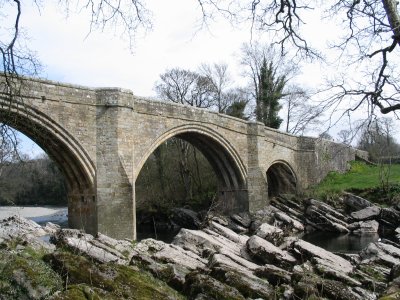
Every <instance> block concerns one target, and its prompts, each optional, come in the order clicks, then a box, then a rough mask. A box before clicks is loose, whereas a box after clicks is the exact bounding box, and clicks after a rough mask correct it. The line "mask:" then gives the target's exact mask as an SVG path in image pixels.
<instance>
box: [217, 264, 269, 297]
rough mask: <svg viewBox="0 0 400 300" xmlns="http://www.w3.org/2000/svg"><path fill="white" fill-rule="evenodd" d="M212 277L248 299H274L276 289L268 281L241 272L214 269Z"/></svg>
mask: <svg viewBox="0 0 400 300" xmlns="http://www.w3.org/2000/svg"><path fill="white" fill-rule="evenodd" d="M211 276H213V277H214V278H216V279H218V280H219V281H221V282H224V283H225V284H227V285H229V286H232V287H234V288H236V289H237V290H238V291H239V292H240V293H241V294H242V295H243V296H245V297H246V299H249V298H250V299H260V298H261V299H273V296H274V294H275V291H274V288H273V287H272V286H271V285H270V284H269V282H268V281H266V280H264V279H261V278H258V277H257V276H255V275H253V274H251V273H250V274H249V273H243V272H241V271H240V270H229V269H228V270H227V269H223V268H213V269H212V271H211Z"/></svg>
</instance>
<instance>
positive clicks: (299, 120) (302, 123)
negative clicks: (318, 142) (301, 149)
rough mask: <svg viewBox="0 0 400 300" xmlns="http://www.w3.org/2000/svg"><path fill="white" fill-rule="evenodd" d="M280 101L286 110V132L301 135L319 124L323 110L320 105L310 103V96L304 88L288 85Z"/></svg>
mask: <svg viewBox="0 0 400 300" xmlns="http://www.w3.org/2000/svg"><path fill="white" fill-rule="evenodd" d="M282 102H283V104H284V105H283V106H284V110H285V111H286V116H285V122H286V132H288V133H291V134H294V135H303V134H305V133H306V132H307V131H308V130H309V129H312V128H311V127H315V126H317V125H320V124H321V120H320V118H321V116H322V114H323V110H322V108H321V107H320V106H318V105H313V104H312V103H311V101H310V96H309V95H308V93H307V92H306V91H305V90H304V89H302V88H300V87H298V86H293V85H292V86H290V87H289V88H288V90H287V96H285V97H284V98H283V99H282Z"/></svg>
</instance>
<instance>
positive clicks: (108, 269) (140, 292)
mask: <svg viewBox="0 0 400 300" xmlns="http://www.w3.org/2000/svg"><path fill="white" fill-rule="evenodd" d="M44 259H45V261H46V262H48V263H49V264H50V265H51V266H52V267H53V268H54V270H56V271H57V272H59V273H60V274H61V276H62V278H63V279H64V280H65V285H71V284H86V285H89V286H91V287H94V288H98V289H101V290H103V291H104V292H105V293H106V295H107V297H106V298H108V299H154V300H157V299H160V300H161V299H162V300H164V299H184V298H183V296H181V295H180V294H179V293H178V292H176V291H175V290H173V289H171V288H170V287H168V286H167V285H166V284H165V283H163V282H161V281H159V280H157V279H155V278H154V277H152V276H151V275H149V274H148V273H146V272H143V271H139V270H137V269H134V268H132V267H128V266H121V265H116V264H97V263H95V262H92V261H90V260H89V259H87V258H85V257H83V256H79V255H75V254H72V253H70V252H55V253H52V254H49V255H46V256H45V258H44ZM72 292H73V291H71V293H72ZM75 292H77V291H75Z"/></svg>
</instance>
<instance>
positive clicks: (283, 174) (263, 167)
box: [0, 77, 365, 238]
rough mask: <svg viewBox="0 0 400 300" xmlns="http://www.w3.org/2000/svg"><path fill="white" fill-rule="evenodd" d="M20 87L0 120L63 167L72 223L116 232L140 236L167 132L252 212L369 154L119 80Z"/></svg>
mask: <svg viewBox="0 0 400 300" xmlns="http://www.w3.org/2000/svg"><path fill="white" fill-rule="evenodd" d="M2 83H3V86H4V78H3V77H0V84H2ZM20 88H21V93H20V94H21V97H19V98H18V100H15V101H13V102H10V101H9V100H8V98H7V95H6V94H5V93H4V89H3V88H2V91H3V92H2V93H1V94H0V122H1V123H5V124H8V125H10V126H12V127H14V128H16V129H17V130H19V131H21V132H22V133H24V134H26V135H27V136H29V137H30V138H31V139H32V140H34V141H35V142H36V143H37V144H38V145H39V146H40V147H42V148H43V149H44V150H45V151H46V152H47V154H48V155H49V156H50V157H51V158H52V159H53V160H54V161H55V162H56V163H57V165H58V166H59V168H60V169H61V171H62V172H63V174H64V175H65V178H66V181H67V185H68V218H69V225H70V227H72V228H83V229H85V230H86V231H87V232H90V233H97V232H102V233H104V234H108V235H110V236H113V237H115V238H135V237H136V221H135V215H136V212H135V180H136V178H137V177H138V174H139V172H140V170H141V168H142V166H143V164H144V163H145V162H146V160H147V158H148V157H149V155H151V153H152V152H153V151H154V150H155V149H156V148H157V147H158V146H159V145H161V144H162V143H163V142H165V141H166V140H168V139H169V138H171V137H178V138H181V139H183V140H186V141H188V142H190V143H191V144H193V145H194V146H196V147H197V148H198V149H199V150H200V151H201V152H202V153H203V154H204V155H205V157H206V158H207V159H208V160H209V162H210V164H211V166H212V168H213V169H214V171H215V173H216V175H217V178H218V180H219V183H218V186H219V187H218V189H219V200H220V201H221V202H222V203H223V206H224V209H225V210H226V211H229V212H237V211H244V210H245V211H247V210H250V211H255V210H257V209H259V208H262V207H263V206H264V205H265V204H266V203H267V202H268V196H271V195H274V194H276V193H279V192H294V191H301V190H303V189H304V188H307V187H308V186H310V185H312V184H315V183H318V182H319V181H320V180H321V179H322V178H323V177H324V176H325V175H326V174H327V173H328V172H329V171H331V170H337V171H344V170H346V169H347V168H348V161H350V160H354V159H355V157H356V155H365V153H362V152H359V151H358V150H355V149H352V148H348V147H346V146H344V145H341V144H337V143H332V142H330V141H326V140H321V139H316V138H310V137H295V136H292V135H289V134H286V133H283V132H280V131H277V130H274V129H271V128H268V127H265V126H263V125H262V124H260V123H255V122H249V121H244V120H240V119H236V118H233V117H230V116H226V115H223V114H219V113H215V112H211V111H207V110H203V109H198V108H193V107H188V106H183V105H176V104H171V103H165V102H160V101H151V100H148V99H142V98H138V97H135V96H134V95H133V93H132V92H131V91H129V90H123V89H119V88H96V89H93V88H88V87H82V86H76V85H69V84H64V83H59V82H51V81H45V80H38V79H23V80H22V81H21V83H20Z"/></svg>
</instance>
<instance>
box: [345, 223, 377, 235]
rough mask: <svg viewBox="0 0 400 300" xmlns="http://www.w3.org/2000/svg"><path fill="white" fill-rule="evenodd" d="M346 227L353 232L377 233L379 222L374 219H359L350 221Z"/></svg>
mask: <svg viewBox="0 0 400 300" xmlns="http://www.w3.org/2000/svg"><path fill="white" fill-rule="evenodd" d="M348 228H349V229H350V230H351V232H353V233H355V234H363V233H377V232H378V229H379V223H378V222H377V221H375V220H370V221H360V222H354V223H351V224H350V225H349V226H348Z"/></svg>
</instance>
